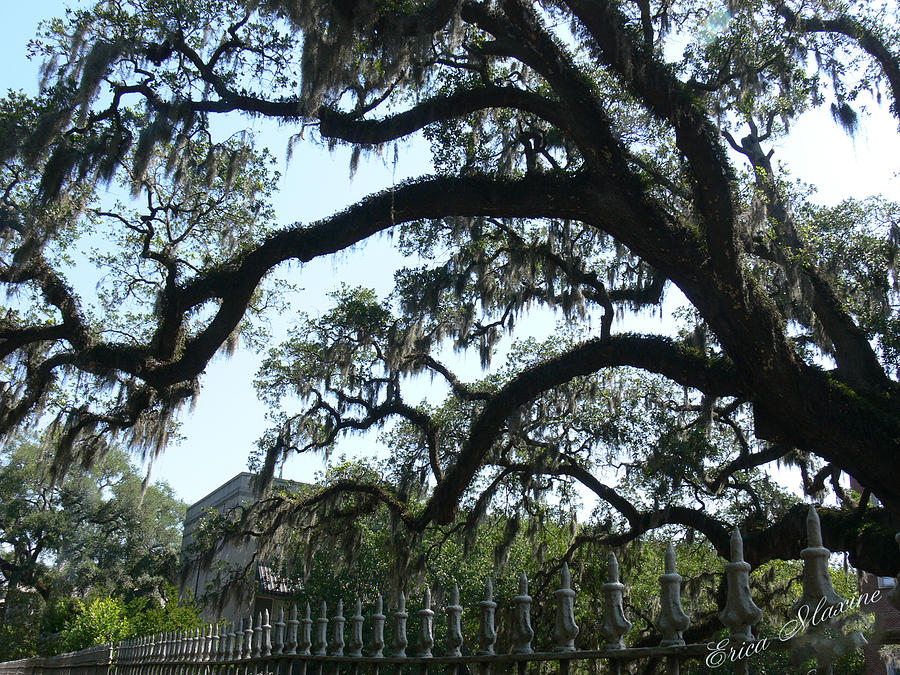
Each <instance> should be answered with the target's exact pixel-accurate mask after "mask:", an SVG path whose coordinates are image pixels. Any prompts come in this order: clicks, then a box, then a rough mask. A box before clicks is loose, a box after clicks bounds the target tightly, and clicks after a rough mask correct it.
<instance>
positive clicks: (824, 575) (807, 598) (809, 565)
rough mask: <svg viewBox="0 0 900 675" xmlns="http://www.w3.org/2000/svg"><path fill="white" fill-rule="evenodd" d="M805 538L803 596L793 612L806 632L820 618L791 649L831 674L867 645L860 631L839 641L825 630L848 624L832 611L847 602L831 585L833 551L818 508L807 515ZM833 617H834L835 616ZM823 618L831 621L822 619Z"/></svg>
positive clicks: (810, 510) (813, 508) (802, 554)
mask: <svg viewBox="0 0 900 675" xmlns="http://www.w3.org/2000/svg"><path fill="white" fill-rule="evenodd" d="M806 536H807V541H808V543H809V545H808V546H807V547H806V548H805V549H803V550H802V551H800V557H801V558H803V596H802V597H801V598H800V599H799V600H798V601H797V602H796V603H795V604H794V606H793V608H792V609H791V612H792V613H793V614H794V615H795V616H796V617H797V618H798V619H799V620H800V622H801V623H802V624H805V625H804V626H803V628H804V629H806V627H807V625H808V624H809V623H810V622H812V620H813V619H814V618H815V617H816V616H817V615H818V617H819V618H818V620H817V621H815V622H814V623H812V626H811V627H810V629H809V630H808V631H806V632H805V634H803V635H802V636H801V637H800V638H798V639H797V640H795V641H794V644H793V646H792V647H791V656H792V658H794V659H797V660H804V659H807V658H809V657H810V656H812V655H815V657H816V661H817V663H818V665H819V670H821V671H822V672H826V671H827V672H831V666H830V664H831V662H832V661H833V660H834V659H835V657H837V656H839V655H840V654H842V653H843V652H844V651H846V650H847V649H857V648H859V647H861V646H862V645H865V644H866V639H865V638H864V637H863V634H862V632H861V631H858V630H857V631H852V632H851V633H848V634H847V635H839V636H838V637H836V638H831V637H829V636H828V635H827V634H826V632H825V630H826V629H827V628H829V627H831V626H834V625H841V624H843V623H844V622H845V621H846V617H842V616H841V615H840V613H838V612H834V610H833V608H835V607H836V606H838V605H841V604H843V603H845V602H846V601H845V600H844V599H843V598H842V597H841V596H839V595H838V594H837V592H836V591H835V590H834V586H833V585H832V583H831V573H830V572H829V570H828V558H829V557H830V556H831V551H829V550H828V549H827V548H825V547H824V546H823V545H822V526H821V524H820V523H819V514H818V513H816V508H815V506H810V507H809V511H808V513H807V515H806ZM833 614H834V616H832V615H833ZM823 617H831V618H828V619H823Z"/></svg>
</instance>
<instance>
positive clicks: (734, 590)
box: [719, 528, 763, 641]
mask: <svg viewBox="0 0 900 675" xmlns="http://www.w3.org/2000/svg"><path fill="white" fill-rule="evenodd" d="M725 573H726V574H727V576H728V596H727V599H726V601H725V609H723V610H722V611H721V612H719V620H720V621H721V622H722V623H723V624H725V625H726V626H728V628H729V629H731V636H732V637H733V638H734V639H735V640H742V641H752V640H753V639H754V638H753V632H752V630H751V628H750V627H751V626H754V625H756V624H757V623H759V620H760V619H762V616H763V611H762V610H761V609H760V608H759V607H757V606H756V605H755V604H754V603H753V596H752V595H751V593H750V565H749V564H748V563H747V562H745V561H744V540H743V539H741V532H740V530H739V529H738V528H734V532H732V534H731V562H730V563H726V565H725Z"/></svg>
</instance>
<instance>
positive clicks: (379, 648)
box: [372, 593, 387, 659]
mask: <svg viewBox="0 0 900 675" xmlns="http://www.w3.org/2000/svg"><path fill="white" fill-rule="evenodd" d="M386 618H387V617H386V616H385V615H384V600H382V598H381V593H379V594H378V597H376V598H375V612H374V613H373V614H372V656H374V657H375V658H377V659H380V658H381V657H383V656H384V620H385V619H386Z"/></svg>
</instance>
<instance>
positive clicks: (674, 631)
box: [656, 542, 691, 675]
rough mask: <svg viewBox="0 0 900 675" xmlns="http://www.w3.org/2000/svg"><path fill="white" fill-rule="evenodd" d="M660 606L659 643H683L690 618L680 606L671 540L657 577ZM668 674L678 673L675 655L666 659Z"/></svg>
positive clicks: (665, 644)
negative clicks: (661, 636) (663, 567)
mask: <svg viewBox="0 0 900 675" xmlns="http://www.w3.org/2000/svg"><path fill="white" fill-rule="evenodd" d="M659 584H660V600H661V601H662V607H661V610H660V613H659V618H658V619H657V620H656V627H657V628H658V629H659V631H660V632H661V633H662V635H663V639H662V641H661V642H660V645H661V646H663V647H673V646H676V645H683V644H684V638H683V637H682V636H681V633H682V631H684V630H686V629H687V627H688V626H690V625H691V620H690V618H689V617H688V615H687V614H685V613H684V609H683V608H682V607H681V575H680V574H678V572H676V571H675V547H674V546H673V545H672V542H669V545H668V546H667V547H666V571H665V573H664V574H662V575H660V577H659ZM666 661H667V665H668V671H669V674H670V675H678V673H679V672H680V671H681V664H680V663H679V661H678V659H677V658H676V657H668V658H667V659H666Z"/></svg>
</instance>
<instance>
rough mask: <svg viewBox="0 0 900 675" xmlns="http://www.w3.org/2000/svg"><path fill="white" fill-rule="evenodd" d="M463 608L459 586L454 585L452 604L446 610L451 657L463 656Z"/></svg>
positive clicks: (448, 650)
mask: <svg viewBox="0 0 900 675" xmlns="http://www.w3.org/2000/svg"><path fill="white" fill-rule="evenodd" d="M462 610H463V608H462V607H461V606H460V604H459V586H458V585H457V584H453V592H452V593H451V595H450V604H449V605H447V606H446V607H445V608H444V611H445V612H446V613H447V654H448V655H449V656H462V649H461V648H462V644H463V636H462V626H461V625H460V617H461V616H462Z"/></svg>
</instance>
